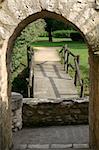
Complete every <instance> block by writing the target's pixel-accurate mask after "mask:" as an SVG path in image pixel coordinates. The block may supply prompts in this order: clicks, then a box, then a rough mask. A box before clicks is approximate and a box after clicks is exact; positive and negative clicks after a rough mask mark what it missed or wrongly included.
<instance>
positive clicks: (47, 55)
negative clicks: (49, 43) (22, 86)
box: [34, 47, 78, 98]
mask: <svg viewBox="0 0 99 150" xmlns="http://www.w3.org/2000/svg"><path fill="white" fill-rule="evenodd" d="M38 49H39V51H37V52H36V53H35V62H36V63H35V82H34V83H35V84H34V97H38V98H70V97H78V93H77V90H76V88H75V86H74V83H73V79H72V78H71V77H70V76H69V75H68V74H66V73H65V71H64V70H63V66H62V64H61V63H60V58H59V56H58V53H57V51H56V50H57V49H58V48H57V47H56V48H55V47H54V48H50V47H48V48H44V47H39V48H38Z"/></svg>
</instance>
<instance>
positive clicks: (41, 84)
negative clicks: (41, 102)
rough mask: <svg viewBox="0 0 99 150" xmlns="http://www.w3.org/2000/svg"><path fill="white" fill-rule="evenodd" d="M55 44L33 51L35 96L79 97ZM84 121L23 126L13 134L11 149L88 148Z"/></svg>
mask: <svg viewBox="0 0 99 150" xmlns="http://www.w3.org/2000/svg"><path fill="white" fill-rule="evenodd" d="M56 49H57V48H39V51H38V52H36V53H35V61H36V66H35V87H34V89H35V97H38V98H67V97H68V98H69V97H78V95H77V91H76V89H75V86H74V84H73V80H72V79H71V78H70V77H69V76H68V75H67V74H66V73H65V72H64V71H63V67H62V65H61V64H60V58H59V56H58V54H57V51H56ZM88 132H89V130H88V126H87V125H81V126H55V127H54V126H51V127H42V128H32V129H22V130H21V131H18V132H17V133H14V134H13V142H14V148H13V149H14V150H88V149H89V148H88V147H89V145H88V143H89V133H88Z"/></svg>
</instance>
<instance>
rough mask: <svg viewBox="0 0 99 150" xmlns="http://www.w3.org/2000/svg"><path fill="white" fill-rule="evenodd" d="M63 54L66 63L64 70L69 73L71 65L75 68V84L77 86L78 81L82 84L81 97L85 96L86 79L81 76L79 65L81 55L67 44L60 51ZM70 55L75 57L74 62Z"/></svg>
mask: <svg viewBox="0 0 99 150" xmlns="http://www.w3.org/2000/svg"><path fill="white" fill-rule="evenodd" d="M59 53H60V54H61V59H62V62H63V64H64V71H66V73H68V71H69V67H70V68H71V69H73V70H74V72H75V73H74V74H75V75H74V84H75V86H77V81H78V82H79V85H80V97H83V96H84V81H83V79H82V78H81V73H80V67H79V59H80V57H79V55H77V56H76V55H74V54H73V53H72V52H71V51H70V50H69V48H67V45H65V46H63V47H62V49H61V50H60V52H59ZM70 56H71V57H72V58H73V64H71V62H70Z"/></svg>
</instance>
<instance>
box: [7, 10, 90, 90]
mask: <svg viewBox="0 0 99 150" xmlns="http://www.w3.org/2000/svg"><path fill="white" fill-rule="evenodd" d="M44 17H50V18H55V19H57V20H61V21H63V22H64V23H66V22H68V21H67V20H66V19H65V18H63V17H62V16H60V15H57V14H55V13H52V12H48V11H42V12H40V13H37V14H34V15H31V16H29V17H27V18H26V19H25V20H23V21H22V22H21V23H20V24H19V25H18V27H17V28H16V29H15V31H14V32H13V34H12V36H11V37H10V39H9V42H8V51H7V54H9V55H7V62H8V75H10V71H9V69H10V63H11V53H12V49H13V44H14V42H15V39H16V38H17V36H18V35H19V34H20V33H21V31H22V30H23V29H24V28H25V27H26V26H27V25H28V24H29V23H31V22H33V21H35V20H37V19H40V18H44ZM70 24H72V23H71V22H70ZM72 25H73V24H72ZM73 26H75V25H73ZM75 28H76V29H77V30H78V31H79V32H80V33H81V35H82V36H83V37H84V35H83V33H82V32H81V31H80V30H79V29H78V28H77V27H76V26H75ZM84 39H85V37H84ZM85 41H86V39H85ZM86 43H87V41H86ZM87 45H88V43H87ZM9 77H10V76H9ZM9 89H10V84H9ZM10 92H11V91H10Z"/></svg>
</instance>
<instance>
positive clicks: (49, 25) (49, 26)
mask: <svg viewBox="0 0 99 150" xmlns="http://www.w3.org/2000/svg"><path fill="white" fill-rule="evenodd" d="M44 20H45V22H46V28H45V30H46V31H47V32H48V36H49V42H52V32H53V31H56V30H67V29H72V28H73V27H71V25H69V24H65V23H64V22H61V21H58V20H55V19H51V18H44Z"/></svg>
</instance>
